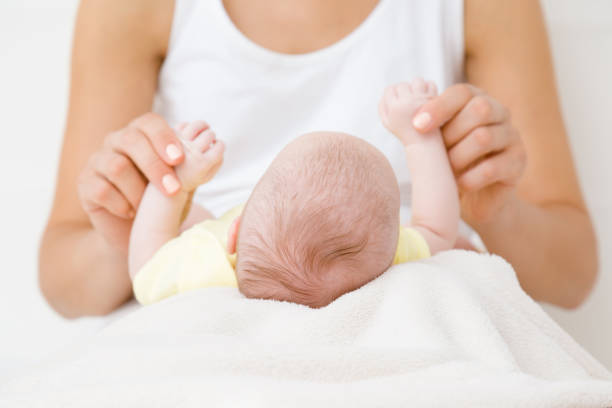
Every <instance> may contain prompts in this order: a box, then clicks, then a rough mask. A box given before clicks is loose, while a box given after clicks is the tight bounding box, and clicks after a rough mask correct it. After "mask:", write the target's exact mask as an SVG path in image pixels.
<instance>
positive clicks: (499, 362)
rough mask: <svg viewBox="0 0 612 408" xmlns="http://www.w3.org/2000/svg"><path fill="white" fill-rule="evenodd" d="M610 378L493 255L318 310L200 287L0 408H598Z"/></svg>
mask: <svg viewBox="0 0 612 408" xmlns="http://www.w3.org/2000/svg"><path fill="white" fill-rule="evenodd" d="M611 379H612V376H611V375H610V373H609V372H608V371H607V370H606V369H605V368H604V367H602V366H601V365H600V364H599V363H598V362H597V361H596V360H595V359H593V358H592V357H591V356H590V355H589V354H588V353H587V352H585V351H584V350H583V349H582V348H581V347H580V346H579V345H578V344H576V343H575V342H574V341H573V340H572V339H571V338H570V336H569V335H567V334H566V333H565V332H564V331H563V330H562V329H561V328H559V326H557V324H556V323H554V322H553V321H552V320H551V319H550V318H549V317H548V316H547V315H546V313H545V312H544V311H543V310H542V309H541V308H540V306H538V305H537V304H536V303H535V302H533V301H532V300H531V299H530V298H529V297H528V296H527V295H525V293H524V292H523V291H522V290H521V289H520V287H519V285H518V282H517V280H516V277H515V274H514V272H513V270H512V268H511V267H510V266H509V265H508V264H507V263H506V262H505V261H503V260H502V259H501V258H499V257H496V256H489V255H478V254H475V253H470V252H464V251H449V252H445V253H442V254H439V255H437V256H435V257H433V258H430V259H428V260H425V261H421V262H413V263H408V264H403V265H398V266H395V267H393V268H391V269H390V270H389V271H387V272H386V273H385V274H384V275H382V276H381V277H380V278H378V279H376V280H375V281H373V282H371V283H369V284H368V285H366V286H364V287H363V288H361V289H359V290H356V291H354V292H352V293H348V294H346V295H344V296H342V297H340V298H339V299H337V300H336V301H335V302H333V303H332V304H330V305H329V306H327V307H325V308H322V309H318V310H315V309H309V308H307V307H305V306H301V305H296V304H291V303H284V302H274V301H264V300H250V299H245V298H244V297H243V296H242V295H240V294H239V293H238V291H237V290H236V289H233V288H208V289H201V290H197V291H193V292H189V293H186V294H183V295H179V296H175V297H173V298H170V299H167V300H165V301H162V302H160V303H157V304H155V305H152V306H148V307H144V308H142V309H139V310H138V311H136V312H134V313H132V314H131V315H128V316H126V317H124V318H123V319H121V320H119V321H117V322H115V323H113V324H112V325H110V326H108V327H107V328H106V329H104V330H103V331H102V332H101V333H100V334H99V335H98V336H97V337H96V338H95V340H94V341H93V342H91V343H90V344H88V345H86V346H83V347H81V348H78V349H75V350H72V351H71V352H70V356H69V357H67V358H64V359H63V361H61V362H60V363H57V364H53V365H51V366H49V367H46V368H45V369H41V370H40V371H39V372H37V373H34V374H31V375H29V376H27V377H24V378H20V379H15V380H13V381H12V382H10V383H7V384H5V385H4V386H3V387H2V388H0V406H3V407H5V406H6V407H9V406H10V407H18V406H41V407H59V406H61V407H84V406H87V407H98V406H100V407H111V406H126V407H127V406H138V407H140V406H142V407H202V406H213V407H219V406H221V407H224V406H227V407H242V406H253V407H277V406H279V407H280V406H288V407H302V406H303V407H319V406H338V407H344V406H347V407H348V406H350V407H396V406H398V407H399V406H410V407H447V406H453V407H464V406H465V407H481V406H482V407H606V406H612V382H611Z"/></svg>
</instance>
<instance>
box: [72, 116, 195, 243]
mask: <svg viewBox="0 0 612 408" xmlns="http://www.w3.org/2000/svg"><path fill="white" fill-rule="evenodd" d="M183 159H184V152H183V150H182V145H181V142H180V141H179V139H178V138H177V136H176V134H175V132H174V130H172V128H171V127H170V126H169V125H168V123H167V122H166V121H165V120H164V119H163V118H162V117H161V116H159V115H156V114H154V113H146V114H144V115H142V116H140V117H138V118H136V119H135V120H133V121H132V122H130V124H129V125H128V126H126V127H125V128H123V129H121V130H118V131H116V132H112V133H110V134H108V135H107V136H106V138H105V139H104V143H103V146H102V147H101V148H100V149H99V150H98V151H97V152H95V153H94V154H93V155H92V156H91V157H90V159H89V161H88V162H87V165H86V166H85V168H84V169H83V170H82V171H81V174H80V176H79V180H78V192H79V198H80V200H81V205H82V206H83V209H84V210H85V212H86V213H87V215H88V216H89V219H90V221H91V223H92V225H93V227H94V228H95V229H96V230H97V231H98V232H99V233H101V234H102V235H103V236H104V238H105V239H106V241H107V242H108V243H109V244H110V245H112V246H114V247H116V248H118V249H120V250H122V251H124V252H127V248H128V242H129V234H130V229H131V226H132V221H133V217H134V214H135V211H136V209H137V208H138V205H139V203H140V200H141V198H142V195H143V193H144V190H145V187H146V186H147V183H148V182H149V181H150V182H151V183H153V184H154V185H155V186H156V187H158V189H159V190H160V191H162V192H164V193H165V194H167V195H173V194H175V193H177V192H178V191H179V190H180V188H181V185H180V183H179V181H178V179H177V177H176V174H175V172H174V170H173V169H172V166H174V165H177V164H179V163H180V162H182V160H183Z"/></svg>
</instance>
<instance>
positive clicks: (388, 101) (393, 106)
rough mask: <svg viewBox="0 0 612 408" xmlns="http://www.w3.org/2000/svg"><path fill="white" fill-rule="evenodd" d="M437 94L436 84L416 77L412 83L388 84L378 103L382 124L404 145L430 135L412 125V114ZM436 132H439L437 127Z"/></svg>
mask: <svg viewBox="0 0 612 408" xmlns="http://www.w3.org/2000/svg"><path fill="white" fill-rule="evenodd" d="M437 94H438V90H437V88H436V85H435V84H434V83H433V82H431V81H428V82H425V81H424V80H423V79H421V78H418V79H415V80H414V81H412V83H408V82H402V83H399V84H396V85H391V86H388V87H387V88H386V89H385V93H384V95H383V97H382V100H381V101H380V104H379V105H378V112H379V114H380V118H381V120H382V123H383V125H385V127H386V128H387V129H388V130H389V131H390V132H391V133H393V134H394V135H395V136H397V138H398V139H400V141H401V142H402V143H403V144H404V145H405V146H407V145H409V144H412V143H418V142H419V141H422V140H424V138H430V137H431V135H422V134H421V133H419V132H418V131H416V129H415V128H414V126H413V125H412V120H413V119H414V114H415V113H416V111H417V110H418V109H419V108H420V107H421V106H422V105H423V104H424V103H425V102H427V101H428V100H430V99H432V98H433V97H434V96H436V95H437ZM436 132H437V133H438V134H439V131H438V129H436Z"/></svg>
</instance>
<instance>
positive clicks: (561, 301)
mask: <svg viewBox="0 0 612 408" xmlns="http://www.w3.org/2000/svg"><path fill="white" fill-rule="evenodd" d="M473 226H474V228H475V229H476V231H477V232H478V233H479V234H480V236H481V237H482V239H483V241H484V242H485V245H486V246H487V249H488V250H489V251H490V252H492V253H495V254H498V255H500V256H502V257H503V258H505V259H506V260H507V261H508V262H510V263H511V264H512V266H513V267H514V269H515V271H516V273H517V276H518V279H519V281H520V283H521V286H522V287H523V289H524V290H525V292H527V293H528V294H529V295H531V296H532V297H533V298H534V299H535V300H538V301H544V302H548V303H552V304H555V305H558V306H561V307H565V308H575V307H577V306H578V305H580V303H582V301H584V299H585V298H586V297H587V296H588V294H589V292H590V290H591V288H592V287H593V285H594V283H595V279H596V276H597V265H598V262H597V242H596V238H595V233H594V231H593V227H592V225H591V221H590V219H589V216H588V215H587V213H586V212H584V211H582V210H580V209H578V208H575V207H573V206H570V205H566V204H548V205H535V204H531V203H528V202H526V201H523V200H521V199H519V198H517V197H516V196H514V197H513V199H512V200H511V201H510V202H509V203H508V205H507V206H506V207H505V208H504V210H503V211H502V213H501V214H500V216H499V217H497V219H496V220H495V221H493V222H490V223H487V224H481V225H473Z"/></svg>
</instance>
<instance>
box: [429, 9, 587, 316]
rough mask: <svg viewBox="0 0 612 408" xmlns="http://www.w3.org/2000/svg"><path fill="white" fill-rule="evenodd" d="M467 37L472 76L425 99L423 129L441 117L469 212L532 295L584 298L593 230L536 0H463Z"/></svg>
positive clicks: (566, 302) (569, 303) (567, 300)
mask: <svg viewBox="0 0 612 408" xmlns="http://www.w3.org/2000/svg"><path fill="white" fill-rule="evenodd" d="M465 41H466V65H465V69H466V74H467V79H468V81H469V82H470V84H473V85H474V86H467V85H458V86H455V87H452V88H449V89H448V90H447V91H445V92H444V93H443V94H442V95H441V96H440V97H439V98H438V99H437V100H434V101H432V102H430V103H429V104H428V105H426V106H424V107H423V108H422V110H421V111H422V112H427V113H429V115H430V118H431V120H430V123H429V124H428V125H427V126H424V127H423V128H422V131H423V132H426V131H428V129H429V128H432V127H435V126H439V125H441V124H444V127H443V137H444V139H445V143H446V145H447V150H448V154H449V159H450V162H451V165H452V167H453V170H454V171H455V174H456V177H457V183H458V186H459V189H460V195H461V205H462V216H463V217H464V219H465V220H466V221H467V222H469V223H470V225H472V226H473V227H474V228H475V229H476V230H477V231H478V233H479V234H480V235H481V237H482V238H483V241H484V242H485V244H486V246H487V248H488V249H489V250H490V251H491V252H493V253H496V254H499V255H501V256H503V257H504V258H506V259H507V260H508V261H509V262H510V263H511V264H512V265H513V266H514V268H515V270H516V272H517V275H518V278H519V281H520V283H521V285H522V287H523V288H524V289H525V291H526V292H527V293H529V294H530V295H531V296H532V297H533V298H534V299H536V300H540V301H545V302H549V303H553V304H556V305H559V306H563V307H567V308H573V307H577V306H578V305H579V304H580V303H581V302H582V301H584V299H585V298H586V296H587V295H588V293H589V292H590V290H591V288H592V286H593V284H594V282H595V278H596V275H597V254H596V239H595V235H594V232H593V228H592V225H591V221H590V218H589V214H588V211H587V209H586V207H585V204H584V202H583V199H582V195H581V192H580V187H579V184H578V181H577V178H576V174H575V170H574V165H573V162H572V156H571V153H570V149H569V146H568V143H567V136H566V134H565V129H564V126H563V120H562V118H561V114H560V110H559V105H558V102H557V93H556V90H555V83H554V75H553V69H552V63H551V57H550V52H549V47H548V41H547V36H546V30H545V26H544V22H543V18H542V15H541V10H540V7H539V4H538V2H537V1H534V0H516V1H507V2H492V1H489V0H466V1H465ZM480 89H482V90H485V91H486V92H488V94H489V95H487V94H485V93H484V92H483V91H481V90H480ZM504 106H505V107H504ZM506 108H507V109H506ZM509 112H511V113H512V117H510V115H509ZM513 125H514V126H513ZM514 127H516V129H515V128H514ZM589 136H590V135H584V137H589ZM525 152H526V154H527V167H526V168H525V167H524V163H525ZM523 170H524V177H523V178H522V179H520V175H521V174H522V173H523Z"/></svg>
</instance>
